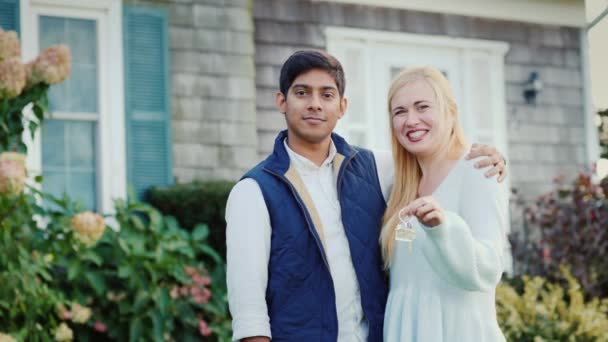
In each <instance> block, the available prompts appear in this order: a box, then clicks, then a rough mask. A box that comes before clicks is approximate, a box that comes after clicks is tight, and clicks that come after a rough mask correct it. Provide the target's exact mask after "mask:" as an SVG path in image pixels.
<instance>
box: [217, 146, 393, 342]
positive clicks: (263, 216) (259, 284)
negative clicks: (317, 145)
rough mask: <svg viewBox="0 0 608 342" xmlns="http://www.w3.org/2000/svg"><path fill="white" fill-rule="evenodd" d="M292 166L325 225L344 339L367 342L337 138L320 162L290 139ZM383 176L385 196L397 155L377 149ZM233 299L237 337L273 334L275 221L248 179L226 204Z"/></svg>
mask: <svg viewBox="0 0 608 342" xmlns="http://www.w3.org/2000/svg"><path fill="white" fill-rule="evenodd" d="M284 144H285V148H286V150H287V153H288V154H289V159H290V162H291V165H292V166H293V167H294V168H295V169H296V170H297V172H298V173H299V175H300V177H301V178H302V181H303V182H304V185H305V186H306V189H307V191H308V193H309V194H310V197H311V198H312V201H313V203H314V206H315V208H316V209H317V212H318V213H319V216H320V219H321V224H322V225H323V230H324V236H325V244H326V251H325V254H326V255H327V259H328V260H327V261H328V263H329V267H330V272H331V276H332V280H333V283H334V292H335V294H336V312H337V315H338V341H344V342H346V341H348V342H350V341H365V340H366V339H367V329H368V327H367V321H366V319H365V317H364V315H363V310H362V308H361V297H360V292H359V284H358V281H357V278H356V274H355V270H354V267H353V263H352V259H351V254H350V248H349V244H348V240H347V238H346V235H345V232H344V226H343V225H342V217H341V210H340V203H339V201H338V193H337V188H336V178H335V175H334V172H333V160H334V157H335V155H336V153H337V152H336V148H335V146H334V144H333V141H332V142H331V144H330V151H329V155H328V157H327V159H326V160H325V161H324V162H323V163H322V164H321V166H317V165H316V164H314V163H313V162H312V161H310V160H308V159H307V158H305V157H303V156H301V155H298V154H297V153H295V152H294V151H292V150H291V149H290V148H289V147H288V146H287V144H286V142H284ZM374 157H375V159H376V166H377V169H378V178H379V181H380V185H381V187H382V193H383V195H384V198H385V199H386V198H388V195H389V191H390V187H391V186H392V179H393V162H392V156H391V155H390V153H388V152H375V153H374ZM226 222H227V228H226V244H227V264H228V266H227V285H228V302H229V306H230V312H231V314H232V317H233V321H232V327H233V340H235V341H236V340H240V339H242V338H245V337H252V336H268V337H271V333H270V323H269V317H268V309H267V306H266V299H265V298H266V285H267V282H268V261H269V258H270V236H271V226H270V218H269V215H268V209H267V208H266V203H265V201H264V197H263V195H262V192H261V190H260V187H259V186H258V184H257V182H256V181H255V180H253V179H244V180H242V181H240V182H238V183H237V184H236V185H235V187H234V188H233V189H232V191H231V192H230V196H229V198H228V203H227V205H226Z"/></svg>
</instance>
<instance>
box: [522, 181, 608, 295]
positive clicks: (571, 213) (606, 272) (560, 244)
mask: <svg viewBox="0 0 608 342" xmlns="http://www.w3.org/2000/svg"><path fill="white" fill-rule="evenodd" d="M606 182H607V180H604V181H603V183H604V184H606ZM556 184H557V188H556V190H554V191H552V192H550V193H548V194H545V195H543V196H541V197H539V198H538V200H537V201H536V202H535V203H534V204H533V205H529V206H526V207H525V209H524V230H523V233H519V234H513V235H512V236H511V238H510V240H511V244H512V251H513V257H514V259H515V261H516V265H518V267H519V270H518V271H519V272H520V273H527V274H531V275H540V276H543V277H546V278H547V279H549V280H552V281H556V280H559V279H560V278H561V276H560V272H559V267H560V265H562V264H563V265H566V266H567V267H568V268H569V269H570V270H572V273H573V275H574V276H575V277H576V278H577V279H578V280H579V281H580V283H581V286H582V288H583V290H584V291H583V292H584V293H585V294H586V295H588V296H590V297H601V298H605V297H608V229H607V228H608V200H607V199H606V196H605V192H604V189H603V188H602V185H601V184H602V183H600V184H597V183H595V182H593V181H592V178H591V176H590V175H588V174H580V175H579V176H578V177H577V178H576V180H575V181H574V182H573V183H572V184H567V183H565V182H564V180H563V178H562V177H559V178H557V179H556Z"/></svg>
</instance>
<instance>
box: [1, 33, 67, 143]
mask: <svg viewBox="0 0 608 342" xmlns="http://www.w3.org/2000/svg"><path fill="white" fill-rule="evenodd" d="M70 65H71V55H70V50H69V49H68V48H67V47H66V46H64V45H57V46H51V47H49V48H48V49H46V50H44V51H43V52H42V53H41V54H40V56H38V57H37V58H36V59H34V60H33V61H32V62H29V63H27V64H26V65H24V64H22V63H21V45H20V43H19V39H18V38H17V33H16V32H14V31H4V30H2V29H0V122H1V123H3V124H2V125H0V151H1V150H4V151H27V146H26V145H25V144H24V143H23V140H22V134H23V132H24V131H25V127H26V125H27V126H29V129H30V131H31V134H32V137H33V136H34V133H35V131H36V129H37V128H38V127H39V125H40V124H41V123H42V121H43V120H44V112H45V111H46V109H47V103H48V100H47V91H48V89H49V86H50V85H53V84H57V83H61V82H63V81H64V80H65V79H66V78H67V77H68V76H69V74H70ZM29 104H32V110H33V113H34V116H35V118H28V119H26V118H24V115H23V109H24V108H25V107H26V106H28V105H29Z"/></svg>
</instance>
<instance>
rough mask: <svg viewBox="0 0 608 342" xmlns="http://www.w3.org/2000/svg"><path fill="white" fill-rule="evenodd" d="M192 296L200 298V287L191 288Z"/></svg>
mask: <svg viewBox="0 0 608 342" xmlns="http://www.w3.org/2000/svg"><path fill="white" fill-rule="evenodd" d="M190 294H191V295H192V296H193V297H195V296H200V295H201V289H199V288H198V287H191V288H190Z"/></svg>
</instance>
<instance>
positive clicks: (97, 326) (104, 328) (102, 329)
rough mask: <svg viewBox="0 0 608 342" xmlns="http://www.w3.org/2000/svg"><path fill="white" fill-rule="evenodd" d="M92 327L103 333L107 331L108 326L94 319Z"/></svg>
mask: <svg viewBox="0 0 608 342" xmlns="http://www.w3.org/2000/svg"><path fill="white" fill-rule="evenodd" d="M93 329H95V331H97V332H100V333H105V332H106V331H108V327H107V326H106V325H105V324H103V322H101V321H95V324H93Z"/></svg>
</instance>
